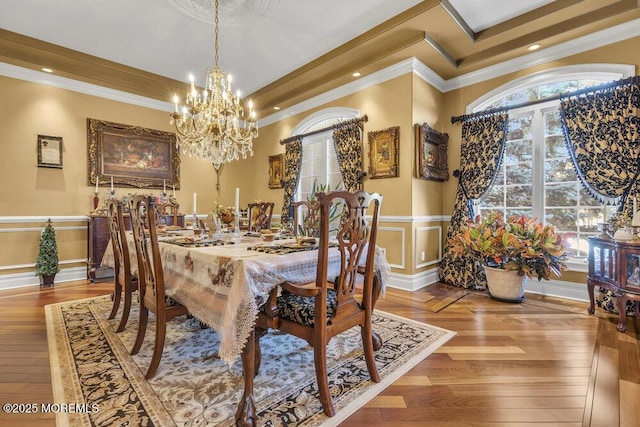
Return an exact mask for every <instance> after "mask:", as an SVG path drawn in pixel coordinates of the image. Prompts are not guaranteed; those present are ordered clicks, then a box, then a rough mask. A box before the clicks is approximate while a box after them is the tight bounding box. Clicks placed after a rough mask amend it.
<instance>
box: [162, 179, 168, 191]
mask: <svg viewBox="0 0 640 427" xmlns="http://www.w3.org/2000/svg"><path fill="white" fill-rule="evenodd" d="M162 192H163V193H166V192H167V181H166V180H164V179H163V180H162Z"/></svg>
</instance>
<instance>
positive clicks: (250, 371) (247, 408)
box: [236, 329, 257, 427]
mask: <svg viewBox="0 0 640 427" xmlns="http://www.w3.org/2000/svg"><path fill="white" fill-rule="evenodd" d="M255 334H256V332H255V329H251V334H250V335H249V337H248V338H247V344H246V345H245V346H244V350H242V375H243V376H244V393H243V394H242V399H241V400H240V402H238V410H237V411H236V425H237V426H241V427H245V426H246V427H254V426H256V425H257V424H256V405H255V402H254V400H253V377H254V375H255V365H254V363H255V359H254V358H255V355H254V352H255Z"/></svg>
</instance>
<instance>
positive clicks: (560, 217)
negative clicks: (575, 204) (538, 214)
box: [544, 209, 578, 232]
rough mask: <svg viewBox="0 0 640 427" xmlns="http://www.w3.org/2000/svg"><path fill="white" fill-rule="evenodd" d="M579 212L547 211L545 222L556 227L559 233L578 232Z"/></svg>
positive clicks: (571, 210)
mask: <svg viewBox="0 0 640 427" xmlns="http://www.w3.org/2000/svg"><path fill="white" fill-rule="evenodd" d="M577 219H578V218H577V211H576V210H575V209H546V210H545V215H544V220H545V222H546V223H547V224H550V225H554V226H555V227H556V229H557V230H558V231H561V232H567V231H572V232H576V231H578V223H577Z"/></svg>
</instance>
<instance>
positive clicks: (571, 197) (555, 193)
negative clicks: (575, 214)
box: [544, 182, 578, 207]
mask: <svg viewBox="0 0 640 427" xmlns="http://www.w3.org/2000/svg"><path fill="white" fill-rule="evenodd" d="M577 186H578V183H576V182H571V183H563V184H547V185H545V192H544V196H545V199H544V203H545V205H546V206H551V207H559V206H576V204H577V203H578V189H577Z"/></svg>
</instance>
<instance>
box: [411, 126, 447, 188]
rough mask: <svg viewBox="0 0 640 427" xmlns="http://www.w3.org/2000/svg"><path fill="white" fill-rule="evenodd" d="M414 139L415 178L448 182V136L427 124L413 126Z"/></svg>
mask: <svg viewBox="0 0 640 427" xmlns="http://www.w3.org/2000/svg"><path fill="white" fill-rule="evenodd" d="M414 130H415V138H416V176H417V177H418V178H423V179H429V180H433V181H447V180H449V168H448V166H447V162H448V160H447V146H448V145H449V135H448V134H446V133H442V132H438V131H437V130H435V129H433V128H431V127H430V126H429V125H428V124H427V123H422V124H416V125H414Z"/></svg>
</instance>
